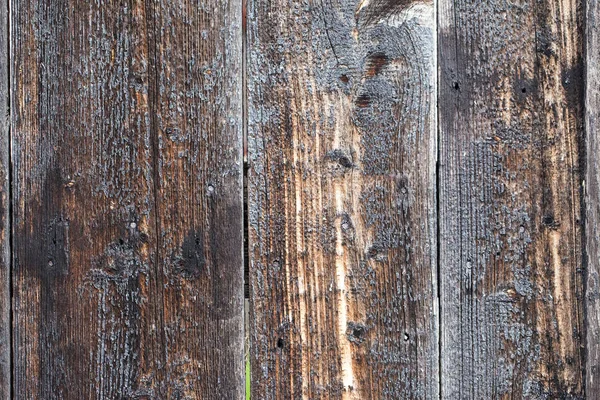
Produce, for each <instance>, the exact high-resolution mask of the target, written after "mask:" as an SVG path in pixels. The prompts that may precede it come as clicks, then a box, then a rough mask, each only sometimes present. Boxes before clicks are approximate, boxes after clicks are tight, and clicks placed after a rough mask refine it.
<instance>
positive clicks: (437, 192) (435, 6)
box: [432, 0, 442, 400]
mask: <svg viewBox="0 0 600 400" xmlns="http://www.w3.org/2000/svg"><path fill="white" fill-rule="evenodd" d="M433 9H434V13H435V23H434V29H435V31H434V33H433V35H432V36H433V38H434V39H433V40H434V44H433V46H434V49H433V54H434V61H435V66H434V68H435V71H434V79H435V80H436V85H435V88H436V89H435V99H436V101H435V105H434V106H435V116H436V118H435V125H436V126H435V132H436V137H435V144H436V149H435V157H436V159H435V210H436V214H435V229H436V235H435V240H436V243H435V252H436V254H435V257H436V258H435V260H436V270H437V272H436V284H437V293H436V298H435V299H434V301H435V302H437V304H436V305H437V307H436V308H437V313H438V314H437V341H438V343H437V345H438V349H437V353H438V354H437V358H438V382H437V384H438V398H439V399H440V400H441V399H442V302H441V301H440V296H441V290H442V275H441V272H442V271H441V254H442V253H441V251H440V246H441V240H440V237H441V229H440V225H441V221H440V151H441V145H442V143H441V137H442V135H441V132H440V107H439V97H440V84H439V83H440V67H439V66H440V62H439V52H438V30H439V0H434V1H433Z"/></svg>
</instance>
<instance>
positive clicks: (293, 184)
mask: <svg viewBox="0 0 600 400" xmlns="http://www.w3.org/2000/svg"><path fill="white" fill-rule="evenodd" d="M434 27H435V16H434V5H433V4H432V3H430V2H425V3H423V2H410V1H400V2H398V1H388V0H383V1H381V0H380V1H362V2H361V1H354V0H331V1H321V0H310V1H303V2H298V1H290V0H277V1H267V0H251V1H249V4H248V57H249V58H248V68H249V70H248V73H249V76H248V93H249V99H248V107H249V112H248V136H249V142H248V143H249V146H248V149H249V155H248V159H249V160H248V162H249V172H248V179H249V235H250V236H249V237H250V250H249V251H250V261H251V268H250V274H251V298H252V316H251V342H252V345H251V362H252V396H253V398H258V399H275V398H277V399H298V398H305V399H316V398H320V399H327V398H329V399H341V398H345V399H397V398H437V397H438V356H437V355H438V336H437V318H438V316H437V308H436V307H437V306H436V302H435V299H436V296H437V293H436V290H437V288H436V284H437V277H436V273H437V271H436V225H435V215H436V207H435V199H436V193H435V162H436V123H435V119H436V118H435V113H436V112H435V96H436V89H435V80H436V79H435V78H436V73H435V51H434V43H435V29H434Z"/></svg>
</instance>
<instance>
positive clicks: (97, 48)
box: [11, 0, 244, 399]
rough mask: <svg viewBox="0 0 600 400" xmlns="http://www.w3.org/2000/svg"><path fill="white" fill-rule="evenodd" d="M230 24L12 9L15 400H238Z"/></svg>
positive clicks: (105, 6) (174, 16) (123, 11)
mask: <svg viewBox="0 0 600 400" xmlns="http://www.w3.org/2000/svg"><path fill="white" fill-rule="evenodd" d="M240 19H241V17H240V3H239V2H236V1H232V2H221V1H216V0H215V1H205V2H203V4H202V5H201V6H198V4H196V3H195V2H188V1H175V2H167V1H159V0H152V1H145V2H142V1H137V0H134V1H111V2H104V1H97V2H79V1H74V0H61V1H49V0H23V1H21V0H13V1H12V3H11V21H12V23H11V27H12V28H11V31H12V32H11V40H12V54H11V84H12V90H11V93H12V95H11V98H12V101H11V103H12V111H11V118H12V124H13V135H12V150H13V152H12V155H13V168H14V169H13V170H14V177H13V179H14V191H13V197H12V199H13V204H14V241H15V249H14V272H13V277H14V290H13V293H14V324H15V326H14V353H15V360H14V380H15V389H14V394H15V397H16V398H19V399H41V398H44V399H89V398H95V399H117V398H149V399H150V398H151V399H166V398H169V399H183V398H186V399H192V398H206V397H208V396H216V398H228V399H241V398H243V391H244V386H243V384H244V382H243V336H242V331H243V304H242V300H243V292H242V288H243V276H242V271H243V268H242V207H241V190H242V189H241V183H242V177H241V172H242V170H241V117H242V116H241V74H240V64H241V49H240V47H241V29H240V21H239V20H240Z"/></svg>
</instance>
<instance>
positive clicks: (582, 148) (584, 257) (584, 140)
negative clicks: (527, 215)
mask: <svg viewBox="0 0 600 400" xmlns="http://www.w3.org/2000/svg"><path fill="white" fill-rule="evenodd" d="M588 3H589V0H585V1H582V7H583V11H582V12H583V14H582V24H583V26H582V30H581V32H582V33H583V39H582V43H581V52H582V62H583V65H584V68H583V83H582V86H583V87H582V90H583V102H582V104H583V110H582V115H583V128H582V132H583V134H582V137H581V138H580V142H579V146H578V147H579V153H580V154H579V166H580V171H579V172H580V175H579V190H580V196H579V208H580V210H581V211H580V213H579V214H580V218H581V236H582V237H581V271H583V273H582V277H581V278H582V279H581V283H582V285H583V288H582V289H581V291H582V299H583V311H582V313H583V325H582V327H583V332H582V333H581V343H582V346H581V347H582V349H580V355H581V374H582V385H581V390H582V392H583V397H584V398H586V397H587V381H588V380H587V373H588V371H587V366H588V365H587V362H588V348H587V343H588V341H587V339H588V308H587V285H588V262H589V259H588V251H587V250H588V249H587V247H588V232H587V228H588V227H587V216H588V212H587V201H586V200H587V189H586V186H585V183H586V182H585V180H586V179H587V176H588V174H587V171H588V162H587V156H588V134H589V127H588V123H587V120H588V113H587V104H588V103H587V97H588V91H587V88H588V85H587V81H588V73H587V71H588V69H587V67H588V65H587V55H588V38H589V36H588Z"/></svg>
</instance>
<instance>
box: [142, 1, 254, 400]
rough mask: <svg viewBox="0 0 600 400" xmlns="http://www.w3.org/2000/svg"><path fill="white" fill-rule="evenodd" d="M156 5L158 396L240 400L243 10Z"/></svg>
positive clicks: (235, 5) (223, 4)
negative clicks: (160, 289) (161, 353)
mask: <svg viewBox="0 0 600 400" xmlns="http://www.w3.org/2000/svg"><path fill="white" fill-rule="evenodd" d="M152 4H153V5H154V6H153V10H152V11H151V13H152V15H153V19H154V29H153V35H152V38H151V42H155V43H156V48H155V49H154V51H151V53H154V54H153V55H151V57H152V59H153V60H154V62H151V65H153V66H155V67H156V68H155V70H154V71H153V74H155V76H156V84H155V86H154V87H153V88H152V89H151V93H152V94H153V96H152V97H153V98H155V99H156V102H155V104H154V105H153V107H152V109H153V111H152V113H151V114H152V115H154V121H153V123H154V125H155V129H156V131H157V134H158V153H159V155H158V168H157V170H156V178H155V179H156V182H157V185H158V200H157V210H158V218H159V220H158V231H159V232H160V237H159V254H158V259H159V263H160V265H162V266H163V267H162V268H163V270H162V271H161V272H162V273H163V281H162V282H161V285H164V287H165V289H164V293H163V296H164V298H163V300H162V301H163V304H164V310H163V311H162V315H161V318H162V319H163V320H164V324H165V337H164V340H165V346H166V349H165V350H166V352H167V357H168V358H169V359H170V360H171V363H170V365H169V366H168V368H167V369H166V371H165V374H166V376H167V377H168V381H172V382H173V383H174V385H171V386H172V387H171V388H170V390H169V391H168V392H167V394H168V396H166V397H164V398H169V399H170V398H182V399H183V398H203V399H205V398H215V399H243V398H244V394H245V386H244V385H245V379H244V268H243V240H244V227H243V155H242V151H243V150H242V25H241V19H242V7H241V6H242V2H241V0H230V1H223V0H208V1H207V0H204V1H201V2H197V1H191V0H185V1H180V2H177V1H175V2H174V1H172V0H159V1H154V2H153V3H152ZM179 386H181V387H179Z"/></svg>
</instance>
